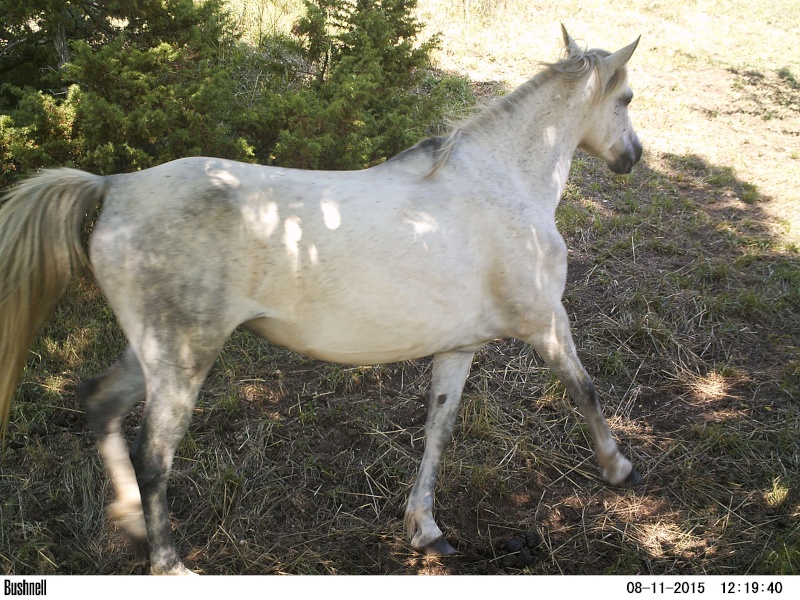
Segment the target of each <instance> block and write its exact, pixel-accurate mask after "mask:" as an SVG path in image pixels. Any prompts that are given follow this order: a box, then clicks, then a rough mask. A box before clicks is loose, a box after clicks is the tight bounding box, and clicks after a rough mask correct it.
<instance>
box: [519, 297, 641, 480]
mask: <svg viewBox="0 0 800 600" xmlns="http://www.w3.org/2000/svg"><path fill="white" fill-rule="evenodd" d="M540 314H542V315H543V317H542V318H541V320H540V322H539V323H538V326H537V327H536V328H535V329H534V332H533V333H531V334H528V335H527V336H525V337H524V339H525V341H527V342H528V343H529V344H531V345H532V346H533V347H534V348H535V349H536V351H537V352H539V354H540V355H541V356H542V358H543V359H544V361H545V362H546V363H547V365H548V367H550V369H551V370H552V371H553V372H554V373H555V374H556V376H557V377H558V378H559V379H560V380H561V382H562V383H563V384H564V387H566V388H567V393H568V394H569V396H570V398H572V400H573V402H575V403H576V404H577V405H578V409H579V410H580V412H581V414H582V415H583V418H584V419H586V422H587V424H588V426H589V432H590V434H591V437H592V442H593V444H594V449H595V454H596V455H597V461H598V463H599V464H600V467H601V469H602V470H603V478H604V479H605V480H606V481H607V482H608V483H609V484H611V485H614V486H619V487H631V486H634V485H638V484H640V483H642V481H643V479H642V477H641V475H639V473H637V472H636V470H635V469H634V468H633V465H632V464H631V462H630V461H629V460H628V459H627V458H626V457H625V456H624V455H623V454H622V452H620V450H619V448H618V447H617V443H616V441H614V438H613V437H612V435H611V431H610V430H609V428H608V424H607V423H606V420H605V418H604V417H603V413H602V411H601V409H600V403H599V402H598V400H597V392H596V391H595V388H594V383H593V382H592V380H591V378H590V377H589V374H588V373H587V372H586V370H585V369H584V368H583V365H581V362H580V360H579V359H578V355H577V353H576V352H575V344H574V343H573V341H572V334H571V333H570V327H569V320H568V318H567V313H566V311H565V310H564V307H563V306H562V305H561V303H560V302H558V303H557V304H556V305H555V306H554V307H553V308H552V311H549V312H546V313H540Z"/></svg>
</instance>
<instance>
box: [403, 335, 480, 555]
mask: <svg viewBox="0 0 800 600" xmlns="http://www.w3.org/2000/svg"><path fill="white" fill-rule="evenodd" d="M473 356H474V352H458V351H456V352H447V353H443V354H437V355H436V356H435V357H434V359H433V381H432V383H431V393H430V401H429V406H428V418H427V420H426V422H425V451H424V453H423V455H422V462H421V463H420V467H419V472H418V474H417V480H416V482H415V483H414V487H413V488H412V490H411V494H410V495H409V497H408V505H407V507H406V514H405V529H406V535H408V536H409V538H410V539H411V545H412V546H413V547H414V548H415V549H416V550H418V551H420V552H422V553H423V554H428V555H435V556H450V555H452V554H455V553H456V550H455V549H454V548H453V547H452V546H451V545H450V544H449V543H448V542H447V540H446V539H445V538H444V535H443V534H442V531H441V529H439V527H438V526H437V525H436V521H434V519H433V499H434V490H435V487H436V478H437V475H438V473H439V463H440V461H441V458H442V452H444V449H445V447H446V446H447V444H448V443H449V442H450V438H451V436H452V434H453V426H454V425H455V421H456V416H457V415H458V407H459V404H460V403H461V392H462V390H463V389H464V382H465V381H466V379H467V375H469V368H470V364H471V363H472V357H473Z"/></svg>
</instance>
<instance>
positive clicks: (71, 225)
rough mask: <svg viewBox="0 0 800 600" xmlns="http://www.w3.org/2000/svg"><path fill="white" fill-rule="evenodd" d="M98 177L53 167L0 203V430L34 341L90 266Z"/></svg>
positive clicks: (101, 183)
mask: <svg viewBox="0 0 800 600" xmlns="http://www.w3.org/2000/svg"><path fill="white" fill-rule="evenodd" d="M105 181H106V180H105V179H104V178H103V177H100V176H98V175H92V174H90V173H85V172H83V171H77V170H75V169H53V170H47V171H44V172H42V173H40V174H38V175H35V176H33V177H31V178H30V179H27V180H25V181H23V182H22V183H21V184H19V185H18V186H16V187H15V188H13V189H12V190H11V191H9V192H8V193H7V194H6V196H5V199H4V201H2V203H0V433H1V434H2V436H5V431H6V428H7V426H8V418H9V413H10V410H11V400H12V398H13V395H14V390H15V389H16V387H17V383H18V381H19V376H20V373H21V372H22V369H23V367H24V366H25V362H26V360H27V356H28V351H29V350H30V347H31V345H32V344H33V336H34V335H35V333H36V332H37V330H38V329H39V328H40V327H41V326H42V325H43V324H44V322H45V320H46V319H47V318H49V317H50V314H51V313H52V310H53V309H54V308H55V304H56V302H58V300H59V298H61V296H62V295H63V293H64V291H65V289H66V287H67V284H68V283H69V281H70V279H71V278H72V276H73V274H74V273H75V272H76V271H77V270H79V269H80V268H82V267H84V266H86V265H88V262H89V261H88V258H87V255H86V251H85V250H84V247H83V243H82V240H83V235H82V232H83V225H84V222H85V221H86V220H87V219H88V218H89V217H90V216H93V215H94V214H95V212H96V210H97V208H98V206H99V203H100V202H101V200H102V199H103V197H104V195H105V191H106V183H105Z"/></svg>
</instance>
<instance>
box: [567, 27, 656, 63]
mask: <svg viewBox="0 0 800 600" xmlns="http://www.w3.org/2000/svg"><path fill="white" fill-rule="evenodd" d="M565 33H566V32H565ZM640 39H642V36H639V37H638V38H636V41H635V42H633V43H632V44H628V45H627V46H625V47H624V48H623V49H622V50H617V51H616V52H614V54H612V55H611V56H608V57H607V58H606V63H607V64H608V66H609V67H610V68H611V72H612V73H613V72H614V71H617V70H618V69H621V68H622V67H624V66H625V65H626V64H628V61H629V60H630V59H631V56H633V51H634V50H636V46H638V45H639V40H640Z"/></svg>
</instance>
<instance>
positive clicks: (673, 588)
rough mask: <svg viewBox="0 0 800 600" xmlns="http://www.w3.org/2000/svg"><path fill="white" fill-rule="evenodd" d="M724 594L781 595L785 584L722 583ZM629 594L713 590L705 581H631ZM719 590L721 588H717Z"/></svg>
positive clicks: (683, 592) (685, 592)
mask: <svg viewBox="0 0 800 600" xmlns="http://www.w3.org/2000/svg"><path fill="white" fill-rule="evenodd" d="M719 585H720V586H721V587H722V593H723V594H730V595H735V594H766V595H769V594H780V593H782V592H783V584H782V583H781V582H780V581H770V582H758V581H743V582H738V581H721V582H720V583H719ZM626 587H627V591H628V593H629V594H643V593H648V592H649V593H651V594H703V593H705V592H706V591H710V590H711V586H708V587H707V586H706V582H704V581H676V582H663V581H658V582H653V583H650V584H647V583H642V582H640V581H629V582H628V584H627V586H626ZM717 589H719V588H717Z"/></svg>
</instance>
